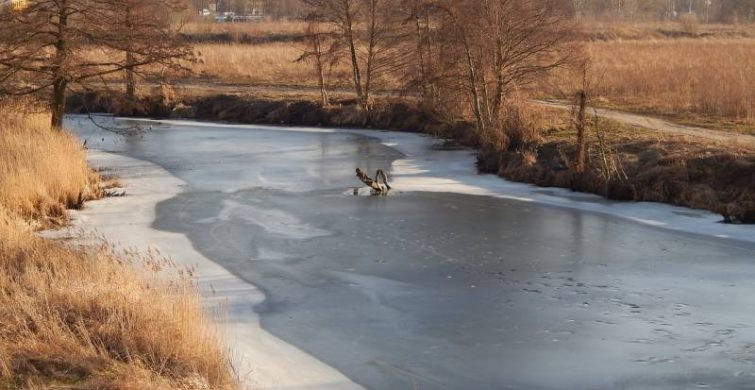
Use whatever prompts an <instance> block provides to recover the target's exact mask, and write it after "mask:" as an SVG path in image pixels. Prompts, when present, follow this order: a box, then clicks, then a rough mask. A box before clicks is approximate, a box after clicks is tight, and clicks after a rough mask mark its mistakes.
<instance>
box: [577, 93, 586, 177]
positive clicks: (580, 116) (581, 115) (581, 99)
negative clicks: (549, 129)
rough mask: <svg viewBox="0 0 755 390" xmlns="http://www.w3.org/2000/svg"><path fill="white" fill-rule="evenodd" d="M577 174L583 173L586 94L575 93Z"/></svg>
mask: <svg viewBox="0 0 755 390" xmlns="http://www.w3.org/2000/svg"><path fill="white" fill-rule="evenodd" d="M577 105H578V106H577V172H578V173H582V172H584V171H585V119H586V118H585V114H586V113H585V111H586V109H587V107H586V105H587V93H586V92H585V91H579V92H577Z"/></svg>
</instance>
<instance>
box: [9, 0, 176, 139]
mask: <svg viewBox="0 0 755 390" xmlns="http://www.w3.org/2000/svg"><path fill="white" fill-rule="evenodd" d="M124 1H132V0H29V1H28V2H27V5H26V7H25V8H23V9H20V10H17V11H14V12H0V25H2V26H3V28H2V29H0V94H10V95H25V94H33V93H45V92H47V91H49V94H48V95H47V97H48V100H49V102H50V108H51V111H52V123H51V124H52V126H53V127H55V128H60V127H61V126H62V124H63V116H64V114H65V105H66V96H67V93H68V90H69V88H70V87H71V86H72V85H76V84H80V85H81V84H83V83H84V82H86V81H92V80H95V79H102V78H103V77H105V76H106V75H110V74H114V73H117V72H123V71H125V70H134V69H137V68H138V67H142V66H146V65H150V64H156V63H167V62H168V60H169V59H178V58H181V57H184V56H186V55H188V54H189V53H190V50H189V49H187V48H186V47H184V46H177V47H174V46H171V45H170V44H169V43H170V41H167V40H165V39H167V38H169V35H168V33H167V31H168V29H167V28H166V27H165V26H164V25H163V24H160V25H158V24H155V23H153V22H155V21H156V19H152V18H149V19H150V22H149V23H144V22H142V21H137V20H136V19H135V18H132V22H131V23H130V25H129V23H126V22H125V20H124V11H125V7H124ZM146 1H147V0H133V2H134V3H133V4H146ZM155 1H157V0H155ZM129 4H131V3H129ZM160 20H161V21H162V23H165V22H169V21H170V19H169V18H161V19H160ZM97 50H100V51H104V52H105V55H102V56H99V57H97V56H94V55H93V53H94V52H96V51H97ZM118 52H120V53H124V52H131V53H132V55H131V56H126V57H127V58H126V59H125V60H118V59H117V53H118Z"/></svg>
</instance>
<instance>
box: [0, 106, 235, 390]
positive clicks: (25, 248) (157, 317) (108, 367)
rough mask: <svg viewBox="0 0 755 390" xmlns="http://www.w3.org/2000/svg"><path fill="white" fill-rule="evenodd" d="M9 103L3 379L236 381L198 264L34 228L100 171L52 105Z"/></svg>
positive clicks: (0, 251) (160, 383) (78, 195)
mask: <svg viewBox="0 0 755 390" xmlns="http://www.w3.org/2000/svg"><path fill="white" fill-rule="evenodd" d="M0 113H1V114H2V115H0V150H2V153H0V389H39V388H65V389H179V388H180V389H210V388H211V389H223V388H229V389H230V388H235V382H234V380H233V376H232V374H231V368H230V361H229V358H228V353H227V351H226V350H225V349H224V348H223V347H222V343H221V342H220V340H219V337H218V335H217V334H216V331H215V329H214V327H213V326H212V324H211V321H210V319H209V318H208V316H207V315H206V314H204V313H203V310H202V305H201V302H200V298H199V294H198V293H197V291H196V287H195V285H194V283H193V281H192V278H191V273H190V272H188V271H182V272H181V273H180V274H179V273H177V276H176V277H166V272H164V270H170V269H173V268H174V267H172V266H171V263H170V262H169V261H167V260H164V259H160V258H159V257H157V256H152V255H147V256H140V255H133V254H126V253H119V252H117V251H115V250H114V249H113V248H111V247H109V246H108V245H105V244H103V245H101V246H97V247H89V246H88V247H76V246H73V245H67V244H64V243H62V242H59V241H51V240H46V239H42V238H39V237H37V236H36V235H35V234H34V230H35V229H38V228H41V227H48V226H51V225H56V224H59V223H60V222H61V221H63V220H64V219H65V209H66V208H67V207H80V206H81V205H82V202H83V201H84V200H87V199H92V198H95V197H97V196H99V195H100V193H99V188H100V184H99V178H98V177H97V175H96V174H95V173H93V172H91V171H90V170H89V168H88V167H87V165H86V160H85V155H84V152H83V148H82V146H81V145H80V144H78V142H77V141H76V140H75V139H74V138H73V137H72V136H70V135H68V134H66V133H63V132H58V131H53V130H50V129H49V127H48V126H49V118H47V116H46V115H45V114H34V113H29V112H26V110H17V109H14V108H11V107H8V106H3V107H2V108H0ZM178 275H183V276H178Z"/></svg>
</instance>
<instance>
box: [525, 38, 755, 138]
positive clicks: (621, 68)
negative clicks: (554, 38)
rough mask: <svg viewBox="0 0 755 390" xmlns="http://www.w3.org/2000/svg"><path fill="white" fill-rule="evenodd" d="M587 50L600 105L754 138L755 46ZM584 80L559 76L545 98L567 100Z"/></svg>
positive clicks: (597, 45)
mask: <svg viewBox="0 0 755 390" xmlns="http://www.w3.org/2000/svg"><path fill="white" fill-rule="evenodd" d="M586 51H587V55H588V56H589V58H590V59H591V60H592V63H591V68H590V72H591V75H590V77H591V79H592V81H591V83H592V86H591V89H592V94H593V96H594V97H595V98H596V102H597V104H598V105H600V106H604V107H610V108H619V109H625V110H630V111H636V112H641V113H648V114H653V115H660V116H666V117H669V118H670V119H672V120H677V121H682V122H686V123H689V124H693V125H702V126H706V127H712V128H717V129H723V130H733V131H742V132H748V131H749V132H753V133H755V39H750V38H742V39H687V38H685V39H674V40H668V39H666V40H633V41H623V40H615V41H595V42H589V43H587V44H586ZM580 76H581V75H579V74H578V73H577V72H574V71H562V72H558V73H556V74H554V77H553V78H552V84H551V87H550V88H549V87H544V88H543V91H541V92H540V93H543V92H545V93H546V94H549V95H550V96H554V95H555V96H559V97H562V98H563V97H566V96H567V95H569V92H570V91H574V90H575V89H576V88H577V85H579V79H580Z"/></svg>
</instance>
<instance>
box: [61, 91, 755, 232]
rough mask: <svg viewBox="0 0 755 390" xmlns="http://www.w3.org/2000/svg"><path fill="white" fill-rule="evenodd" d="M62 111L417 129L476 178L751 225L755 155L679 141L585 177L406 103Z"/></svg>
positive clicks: (623, 144)
mask: <svg viewBox="0 0 755 390" xmlns="http://www.w3.org/2000/svg"><path fill="white" fill-rule="evenodd" d="M68 112H70V113H86V112H107V113H111V114H114V115H119V116H138V117H152V118H187V119H197V120H211V121H227V122H235V123H247V124H271V125H297V126H327V127H362V128H374V129H386V130H396V131H406V132H419V133H425V134H430V135H434V136H438V137H443V138H448V139H451V140H454V141H455V142H456V143H458V144H461V145H463V146H467V147H472V148H476V149H478V150H479V151H480V152H479V153H478V166H479V169H480V171H481V172H484V173H495V174H498V175H500V176H502V177H504V178H506V179H509V180H514V181H519V182H526V183H533V184H536V185H539V186H550V187H563V188H570V189H573V190H575V191H582V192H589V193H594V194H598V195H602V196H605V197H607V198H609V199H617V200H627V201H651V202H661V203H669V204H673V205H677V206H684V207H690V208H697V209H705V210H709V211H713V212H716V213H719V214H721V215H722V216H723V220H724V221H726V222H738V223H755V153H753V152H752V151H751V150H740V151H733V150H732V148H727V147H721V146H715V145H703V144H700V143H694V142H691V141H684V140H681V139H679V140H670V139H666V140H660V139H653V140H650V139H637V138H626V139H622V140H620V141H619V142H616V143H614V144H613V145H612V147H613V149H614V150H615V158H616V161H617V166H619V167H620V170H621V174H620V175H617V176H615V177H611V178H609V179H607V178H606V177H605V175H604V174H603V172H604V165H605V162H604V161H602V160H601V159H597V158H596V159H590V160H589V161H588V163H587V169H585V171H584V172H583V173H581V174H580V173H576V172H575V171H574V169H572V166H573V163H572V162H573V161H574V156H575V155H576V150H575V149H576V148H575V146H574V144H573V143H571V142H567V141H564V140H549V139H548V138H547V136H546V137H545V139H544V140H542V141H541V142H539V143H537V144H535V145H532V144H530V145H526V146H522V145H517V143H513V144H512V147H511V148H510V150H498V149H494V148H491V147H489V146H487V145H485V144H483V142H482V137H481V136H480V134H479V133H478V132H477V131H476V129H475V127H474V125H473V124H471V123H469V122H464V121H449V120H445V119H444V118H443V116H442V115H440V114H439V113H435V112H432V111H429V110H423V109H419V108H417V107H415V106H413V105H410V104H407V103H403V102H383V103H381V104H379V105H378V106H376V107H375V109H374V110H373V111H371V112H366V111H364V110H361V109H359V108H358V107H357V106H356V105H354V104H353V102H351V101H342V102H339V103H338V104H335V105H333V106H332V107H322V106H321V105H319V104H317V103H314V102H311V101H285V100H266V99H255V98H245V97H239V96H230V95H219V96H208V97H194V98H187V99H184V100H181V101H171V100H168V99H165V98H162V97H152V98H142V99H140V101H139V102H138V103H137V104H136V105H134V106H132V107H127V105H126V104H124V99H123V98H122V97H121V96H117V95H113V94H108V95H100V94H96V93H88V94H79V95H75V96H73V97H71V98H70V99H69V102H68Z"/></svg>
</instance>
